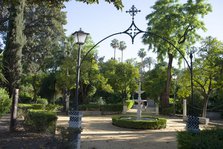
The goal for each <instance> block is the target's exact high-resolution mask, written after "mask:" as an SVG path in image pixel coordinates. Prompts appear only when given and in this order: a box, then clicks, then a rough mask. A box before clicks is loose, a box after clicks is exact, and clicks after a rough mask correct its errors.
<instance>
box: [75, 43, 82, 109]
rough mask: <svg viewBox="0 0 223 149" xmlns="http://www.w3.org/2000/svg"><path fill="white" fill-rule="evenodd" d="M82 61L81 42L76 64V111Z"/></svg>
mask: <svg viewBox="0 0 223 149" xmlns="http://www.w3.org/2000/svg"><path fill="white" fill-rule="evenodd" d="M80 62H81V44H78V52H77V66H76V88H75V98H74V111H78V100H79V98H78V95H79V80H80Z"/></svg>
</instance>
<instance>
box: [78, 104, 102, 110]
mask: <svg viewBox="0 0 223 149" xmlns="http://www.w3.org/2000/svg"><path fill="white" fill-rule="evenodd" d="M79 110H81V111H86V110H88V111H99V110H100V105H98V104H86V105H79Z"/></svg>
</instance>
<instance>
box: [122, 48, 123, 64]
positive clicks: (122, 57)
mask: <svg viewBox="0 0 223 149" xmlns="http://www.w3.org/2000/svg"><path fill="white" fill-rule="evenodd" d="M122 63H123V50H122Z"/></svg>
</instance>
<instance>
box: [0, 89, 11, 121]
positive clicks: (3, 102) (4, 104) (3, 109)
mask: <svg viewBox="0 0 223 149" xmlns="http://www.w3.org/2000/svg"><path fill="white" fill-rule="evenodd" d="M10 106H11V99H10V98H9V95H8V92H7V91H6V90H5V89H3V88H0V117H1V116H2V115H3V114H5V113H7V112H9V110H10Z"/></svg>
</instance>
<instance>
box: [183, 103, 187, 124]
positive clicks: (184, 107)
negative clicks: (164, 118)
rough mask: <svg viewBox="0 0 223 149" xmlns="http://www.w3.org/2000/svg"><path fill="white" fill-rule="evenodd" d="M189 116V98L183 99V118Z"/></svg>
mask: <svg viewBox="0 0 223 149" xmlns="http://www.w3.org/2000/svg"><path fill="white" fill-rule="evenodd" d="M186 118H187V100H186V99H184V100H183V120H186Z"/></svg>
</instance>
